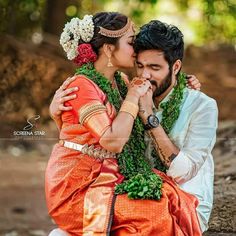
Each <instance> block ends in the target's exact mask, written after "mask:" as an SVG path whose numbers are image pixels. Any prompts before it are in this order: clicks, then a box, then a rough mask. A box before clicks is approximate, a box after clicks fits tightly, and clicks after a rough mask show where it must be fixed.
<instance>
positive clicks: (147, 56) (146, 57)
mask: <svg viewBox="0 0 236 236" xmlns="http://www.w3.org/2000/svg"><path fill="white" fill-rule="evenodd" d="M160 59H164V52H163V51H161V50H154V49H152V50H144V51H141V52H139V53H138V55H137V61H138V62H141V63H145V62H150V61H153V60H154V61H159V60H160Z"/></svg>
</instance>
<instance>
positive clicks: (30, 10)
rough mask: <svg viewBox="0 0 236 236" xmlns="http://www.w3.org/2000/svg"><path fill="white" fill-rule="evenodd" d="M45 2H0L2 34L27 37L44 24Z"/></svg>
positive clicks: (32, 0) (23, 0) (42, 0)
mask: <svg viewBox="0 0 236 236" xmlns="http://www.w3.org/2000/svg"><path fill="white" fill-rule="evenodd" d="M44 6H45V0H16V1H11V0H0V9H1V10H0V19H1V25H0V32H4V33H8V34H14V35H19V36H25V35H28V34H30V33H32V32H33V31H34V30H35V29H36V28H40V26H41V24H42V11H43V9H44Z"/></svg>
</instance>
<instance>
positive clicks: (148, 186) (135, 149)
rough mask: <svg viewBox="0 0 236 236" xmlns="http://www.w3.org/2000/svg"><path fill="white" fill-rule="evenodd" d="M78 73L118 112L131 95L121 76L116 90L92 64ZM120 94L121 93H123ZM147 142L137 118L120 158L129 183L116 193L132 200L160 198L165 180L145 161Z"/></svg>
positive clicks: (86, 65) (119, 186) (141, 124)
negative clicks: (105, 96) (104, 96)
mask: <svg viewBox="0 0 236 236" xmlns="http://www.w3.org/2000/svg"><path fill="white" fill-rule="evenodd" d="M76 74H83V75H85V76H87V77H88V78H89V79H91V80H92V81H93V82H95V83H96V84H97V85H98V86H99V88H100V89H101V90H102V91H103V92H104V93H106V95H107V98H108V100H109V102H110V103H111V104H113V105H114V106H115V108H116V109H117V110H119V109H120V106H121V99H120V95H119V94H121V96H122V98H125V96H126V94H127V87H126V85H125V83H124V81H123V80H122V78H121V75H120V73H116V74H115V79H116V82H117V85H118V88H119V91H118V90H117V89H114V88H112V85H111V83H110V81H109V80H108V79H106V78H105V77H104V76H103V75H102V74H100V73H99V72H97V71H96V70H95V68H94V66H93V64H91V63H88V64H85V65H83V66H82V67H80V68H78V69H77V70H76ZM119 92H120V93H119ZM145 150H146V143H145V141H144V126H143V123H142V121H141V119H140V118H139V117H138V118H137V119H135V122H134V126H133V130H132V133H131V135H130V139H129V141H128V143H127V144H126V145H125V146H124V148H123V151H122V152H121V153H120V154H119V155H118V163H119V167H120V172H121V174H123V175H124V176H125V179H126V180H125V181H124V182H123V183H121V184H119V185H117V186H116V190H115V192H116V194H123V193H127V194H128V197H129V198H131V199H156V200H158V199H160V198H161V188H162V180H161V178H160V177H159V176H158V175H156V174H155V173H153V172H152V167H151V165H150V164H149V162H148V161H146V158H145Z"/></svg>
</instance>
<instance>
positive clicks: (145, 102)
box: [139, 88, 153, 123]
mask: <svg viewBox="0 0 236 236" xmlns="http://www.w3.org/2000/svg"><path fill="white" fill-rule="evenodd" d="M152 95H153V92H152V89H151V88H150V89H148V91H147V92H146V94H144V95H143V96H142V97H140V99H139V116H140V118H141V119H142V121H143V122H144V123H146V121H147V117H148V116H149V115H151V114H153V110H152V109H153V100H152Z"/></svg>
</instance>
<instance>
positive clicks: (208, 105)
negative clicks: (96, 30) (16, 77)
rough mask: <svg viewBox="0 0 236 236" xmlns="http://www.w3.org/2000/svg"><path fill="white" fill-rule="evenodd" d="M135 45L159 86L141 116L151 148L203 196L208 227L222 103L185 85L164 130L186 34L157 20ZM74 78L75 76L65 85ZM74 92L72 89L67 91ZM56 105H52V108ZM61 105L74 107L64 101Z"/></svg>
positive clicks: (144, 72)
mask: <svg viewBox="0 0 236 236" xmlns="http://www.w3.org/2000/svg"><path fill="white" fill-rule="evenodd" d="M134 48H135V51H136V53H137V62H136V63H137V74H138V76H139V77H143V78H145V79H148V80H150V82H151V83H152V85H153V90H150V91H149V92H148V93H147V94H146V95H145V96H144V97H143V98H142V99H141V101H140V116H141V118H142V120H143V122H144V124H145V127H146V129H147V132H148V134H149V136H150V137H151V139H150V138H149V145H148V149H147V152H146V153H147V155H148V156H149V157H150V156H151V152H152V150H153V148H155V149H156V150H157V152H158V155H159V157H160V159H161V161H162V162H163V163H164V165H165V166H166V167H167V168H168V169H167V175H169V176H170V177H172V178H173V179H174V181H175V182H176V183H177V184H178V185H179V187H180V188H182V189H183V190H185V191H186V192H189V193H191V194H193V195H195V196H196V197H197V198H198V200H199V205H198V207H197V214H198V218H199V222H200V226H201V230H202V231H205V230H207V224H208V220H209V216H210V212H211V209H212V201H213V176H214V169H213V168H214V164H213V159H212V155H211V151H212V148H213V145H214V143H215V137H216V128H217V106H216V102H215V101H214V100H213V99H212V98H209V97H208V96H206V95H204V94H203V93H202V92H200V91H196V90H190V89H187V88H183V89H182V90H181V91H182V92H183V95H182V96H183V97H181V96H180V98H181V99H178V97H176V100H178V103H176V104H174V103H175V100H174V101H173V104H174V105H176V106H173V107H172V108H173V110H172V111H171V115H169V117H174V120H171V121H170V122H172V125H173V127H171V128H170V129H169V130H168V129H167V128H166V127H165V129H164V128H163V127H162V123H164V122H163V121H165V119H166V115H165V114H164V115H163V107H162V104H164V103H166V102H168V101H172V100H173V99H172V100H171V97H173V94H174V93H175V91H174V90H175V89H174V88H176V87H178V75H179V73H180V70H181V66H182V59H183V53H184V42H183V35H182V33H181V32H180V31H179V29H178V28H177V27H175V26H171V25H167V24H165V23H162V22H160V21H151V22H150V23H148V24H146V25H144V26H143V27H142V28H141V31H140V33H139V34H138V35H137V38H136V40H135V44H134ZM71 81H73V78H72V79H69V80H68V81H67V82H66V83H65V84H64V85H63V87H66V86H67V85H68V84H69V83H70V82H71ZM69 93H71V90H70V91H68V92H66V91H65V92H64V94H63V95H64V96H66V95H67V94H69ZM72 96H73V95H71V96H68V97H66V100H69V99H72V98H73V97H72ZM63 101H65V99H64V100H63V99H62V100H61V102H63ZM54 105H55V104H54ZM153 105H154V106H153ZM56 106H57V104H56ZM178 107H179V112H177V115H176V110H178ZM53 109H54V108H52V106H51V111H52V110H53ZM60 109H61V110H66V109H69V108H66V107H63V106H61V108H60ZM54 110H55V109H54ZM57 110H58V106H57V107H56V111H55V112H54V111H53V112H52V113H53V114H56V112H57ZM59 113H60V112H59ZM59 113H58V114H59ZM172 113H173V114H172ZM160 122H161V124H160ZM167 130H168V131H169V132H168V134H167ZM183 210H184V209H183Z"/></svg>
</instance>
